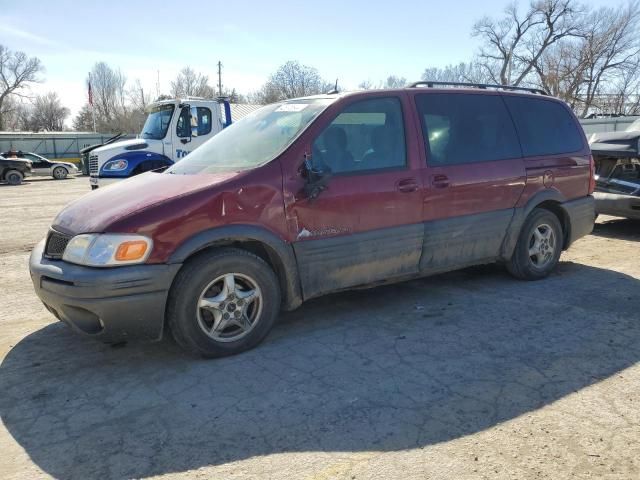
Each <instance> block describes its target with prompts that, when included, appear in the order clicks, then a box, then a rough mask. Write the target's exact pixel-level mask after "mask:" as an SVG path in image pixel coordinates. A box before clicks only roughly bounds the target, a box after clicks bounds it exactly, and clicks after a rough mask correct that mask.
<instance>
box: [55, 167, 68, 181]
mask: <svg viewBox="0 0 640 480" xmlns="http://www.w3.org/2000/svg"><path fill="white" fill-rule="evenodd" d="M67 175H69V172H68V171H67V169H66V168H64V167H56V168H54V169H53V178H55V179H56V180H64V179H65V178H67Z"/></svg>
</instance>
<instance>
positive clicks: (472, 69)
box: [422, 62, 494, 83]
mask: <svg viewBox="0 0 640 480" xmlns="http://www.w3.org/2000/svg"><path fill="white" fill-rule="evenodd" d="M422 80H431V81H433V82H454V83H464V82H470V83H492V82H493V81H494V80H493V79H492V77H491V76H490V75H487V73H486V72H485V71H484V70H483V68H482V66H481V65H479V64H477V63H474V62H468V63H466V62H461V63H459V64H457V65H447V66H445V67H443V68H439V67H429V68H426V69H425V71H424V72H423V73H422Z"/></svg>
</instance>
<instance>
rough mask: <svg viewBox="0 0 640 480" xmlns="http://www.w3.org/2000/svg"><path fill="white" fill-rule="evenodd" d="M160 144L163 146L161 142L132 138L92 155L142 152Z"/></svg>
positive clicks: (102, 148) (105, 146) (97, 150)
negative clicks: (115, 151)
mask: <svg viewBox="0 0 640 480" xmlns="http://www.w3.org/2000/svg"><path fill="white" fill-rule="evenodd" d="M157 143H159V144H160V145H162V141H161V140H144V139H142V138H132V139H131V140H122V141H119V142H113V143H109V144H106V145H102V146H101V147H98V148H96V149H94V150H93V151H92V153H97V154H100V153H102V152H112V151H114V150H118V149H119V150H142V149H143V148H148V147H149V146H151V145H155V144H157Z"/></svg>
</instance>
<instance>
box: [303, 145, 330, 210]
mask: <svg viewBox="0 0 640 480" xmlns="http://www.w3.org/2000/svg"><path fill="white" fill-rule="evenodd" d="M301 170H302V177H303V178H304V179H305V184H304V194H305V196H306V197H307V198H308V199H309V201H312V200H315V199H316V198H317V197H318V195H320V194H321V193H322V192H323V191H324V190H326V189H327V184H328V183H329V180H330V179H331V176H332V175H331V170H330V169H329V168H327V167H325V168H320V167H318V166H314V165H313V164H312V162H311V156H310V155H305V158H304V163H303V164H302V168H301Z"/></svg>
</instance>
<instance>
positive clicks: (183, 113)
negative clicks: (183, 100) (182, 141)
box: [176, 107, 191, 138]
mask: <svg viewBox="0 0 640 480" xmlns="http://www.w3.org/2000/svg"><path fill="white" fill-rule="evenodd" d="M176 135H178V137H180V138H185V137H190V136H191V115H190V114H189V107H182V110H180V116H179V117H178V123H177V124H176Z"/></svg>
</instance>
